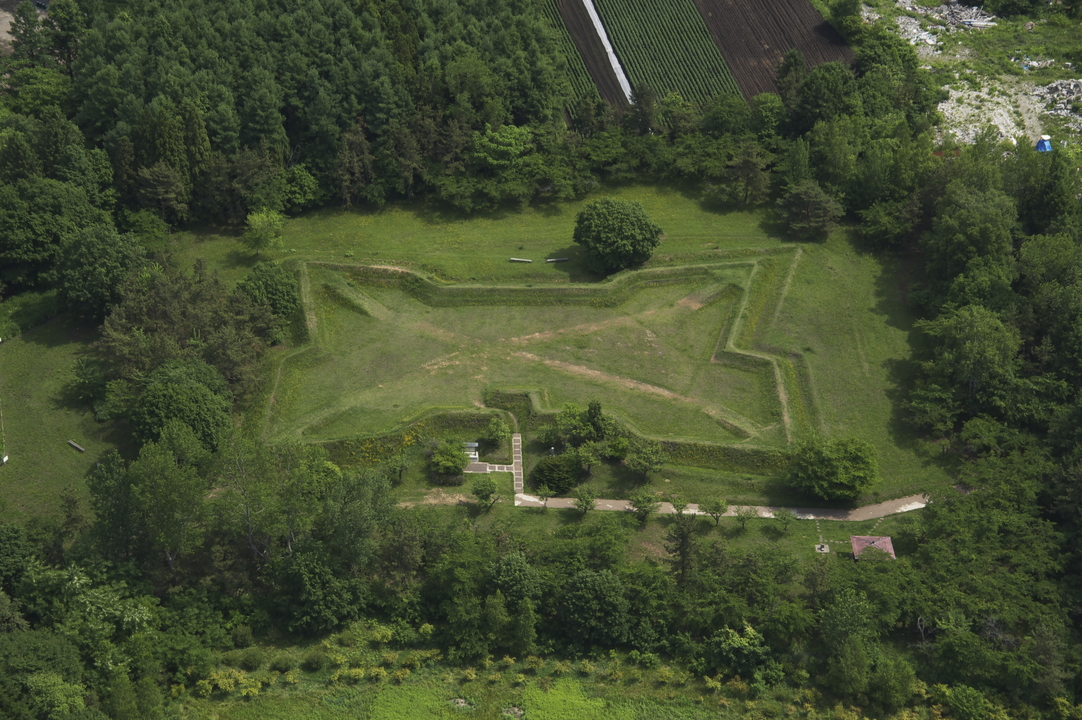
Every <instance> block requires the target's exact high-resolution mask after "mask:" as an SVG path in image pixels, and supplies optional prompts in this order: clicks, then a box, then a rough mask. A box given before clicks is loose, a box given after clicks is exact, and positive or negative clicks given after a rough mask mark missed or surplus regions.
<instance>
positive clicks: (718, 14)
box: [694, 0, 853, 99]
mask: <svg viewBox="0 0 1082 720" xmlns="http://www.w3.org/2000/svg"><path fill="white" fill-rule="evenodd" d="M694 2H695V5H696V6H697V7H698V8H699V12H700V13H701V14H702V18H703V20H705V21H706V26H707V27H708V28H709V29H710V33H711V34H712V35H713V36H714V40H715V42H716V43H717V45H718V47H719V48H721V53H722V55H723V56H724V57H725V61H726V62H727V63H728V65H729V68H730V69H731V70H732V72H733V75H735V76H736V82H737V85H739V86H740V90H741V92H743V93H744V97H745V98H748V99H750V98H752V97H754V96H755V95H758V94H759V93H763V92H777V90H778V88H777V83H776V79H775V76H776V70H777V67H778V65H779V64H780V63H781V60H782V56H784V55H785V53H786V52H788V51H789V50H791V49H793V48H796V49H797V50H799V51H800V52H801V53H803V55H804V59H805V60H807V62H808V65H809V66H812V67H814V66H815V65H819V64H820V63H824V62H830V61H832V60H836V61H839V62H844V63H851V62H852V61H853V51H852V50H850V49H849V46H848V45H846V44H845V40H843V39H842V36H841V35H840V34H839V33H838V31H837V30H835V29H834V27H833V26H832V25H831V24H830V23H828V22H827V21H826V20H824V19H823V16H822V15H820V14H819V11H818V10H816V9H815V8H814V7H813V6H812V4H811V3H810V2H809V1H808V0H771V1H770V2H767V3H762V2H751V1H750V0H694Z"/></svg>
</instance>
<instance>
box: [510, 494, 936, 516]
mask: <svg viewBox="0 0 1082 720" xmlns="http://www.w3.org/2000/svg"><path fill="white" fill-rule="evenodd" d="M927 504H928V496H927V495H910V496H908V497H903V498H897V499H895V500H887V501H886V502H881V503H876V504H875V505H865V506H864V507H859V508H856V509H853V510H832V509H830V508H800V507H792V508H787V509H788V510H791V511H792V512H793V514H794V515H796V517H797V519H798V520H841V521H845V522H861V521H864V520H875V519H876V518H882V517H886V516H888V515H896V514H898V513H903V512H910V511H912V510H920V509H921V508H923V507H925V506H926V505H927ZM515 506H516V507H519V506H521V507H544V506H545V503H543V502H541V500H540V499H539V498H536V497H534V496H533V495H525V494H521V493H518V494H516V495H515ZM548 507H551V508H573V507H575V501H574V500H573V499H572V498H551V499H550V500H549V501H548ZM742 507H745V506H742V505H734V506H733V507H731V508H729V511H728V512H727V513H725V517H736V512H737V510H739V509H740V508H742ZM746 507H750V508H752V509H753V510H755V512H756V514H757V515H758V516H759V517H761V518H772V517H774V513H776V512H777V511H778V510H782V509H783V508H781V507H777V506H773V505H748V506H746ZM594 508H595V509H596V510H610V511H617V512H630V511H631V507H630V503H628V501H627V500H598V501H597V502H596V503H595V505H594ZM658 512H659V513H662V514H670V515H671V514H673V513H674V512H676V511H675V510H673V506H672V504H671V503H667V502H663V503H661V507H660V508H658ZM685 512H686V513H688V514H691V515H703V514H705V513H703V512H701V511H700V510H699V506H698V505H697V504H695V503H692V504H691V505H689V506H688V509H687V510H686V511H685Z"/></svg>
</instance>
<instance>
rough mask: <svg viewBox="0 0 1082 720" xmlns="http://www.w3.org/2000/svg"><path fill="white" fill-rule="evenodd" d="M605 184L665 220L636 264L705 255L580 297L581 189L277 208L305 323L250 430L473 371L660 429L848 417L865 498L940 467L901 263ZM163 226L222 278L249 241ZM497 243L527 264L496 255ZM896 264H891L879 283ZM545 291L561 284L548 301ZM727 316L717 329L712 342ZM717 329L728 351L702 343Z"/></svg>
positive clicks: (666, 196) (432, 390) (726, 435)
mask: <svg viewBox="0 0 1082 720" xmlns="http://www.w3.org/2000/svg"><path fill="white" fill-rule="evenodd" d="M612 194H613V195H615V196H617V197H620V198H624V199H632V200H637V201H639V202H641V203H642V204H643V205H644V207H645V208H646V209H647V211H648V213H650V215H651V217H652V218H654V219H655V220H656V221H657V222H658V223H659V224H660V225H661V226H662V228H663V229H664V230H665V236H664V238H663V242H662V245H661V247H660V248H659V250H658V252H657V254H656V255H655V257H654V259H652V260H651V261H650V263H648V265H647V272H646V273H643V275H648V274H649V272H663V271H665V269H666V268H675V267H679V266H687V267H690V266H706V269H705V270H696V271H694V272H693V271H691V270H689V271H688V273H687V277H678V278H675V279H674V278H668V279H667V280H666V284H663V285H658V286H653V287H649V286H642V287H638V288H637V290H635V291H634V292H624V291H621V292H624V296H623V297H621V298H620V300H621V303H620V304H615V305H614V304H613V303H611V302H607V301H604V302H601V301H599V302H589V301H587V300H588V299H589V298H593V299H594V300H597V298H599V297H601V296H602V295H604V294H605V292H607V291H606V290H605V285H604V284H598V283H597V282H596V278H593V277H591V276H590V275H589V274H588V273H586V272H585V271H584V269H583V268H582V267H581V265H580V264H579V262H578V252H577V246H574V245H573V244H571V243H570V242H569V238H570V236H571V231H572V229H573V223H574V217H575V214H576V213H577V212H578V210H579V209H580V207H581V203H569V204H566V205H542V206H538V207H531V208H528V209H526V210H524V211H522V212H520V213H507V214H497V215H490V216H481V217H473V218H463V217H459V216H455V215H444V214H441V213H440V212H438V211H434V210H432V209H431V208H430V207H428V206H424V205H408V204H404V205H396V206H393V207H390V208H387V209H385V210H383V211H379V212H344V211H339V212H335V211H323V212H318V213H314V214H312V215H310V216H306V217H304V218H297V219H294V220H291V221H290V222H289V223H288V224H287V226H286V229H285V237H284V243H283V247H282V248H281V249H280V250H278V251H275V252H273V253H272V256H273V257H278V258H280V259H295V260H296V261H300V263H301V265H306V266H307V280H308V283H307V285H308V287H309V288H310V292H311V303H310V315H311V318H312V319H313V320H314V324H315V333H316V334H315V336H314V338H313V339H314V343H313V345H312V346H311V347H310V348H308V349H301V350H299V351H297V352H294V353H292V354H289V355H288V358H287V359H286V360H285V362H284V363H283V364H282V370H281V374H280V377H279V381H278V384H277V386H276V388H275V391H274V396H273V404H272V405H271V406H270V408H269V412H268V413H267V418H268V419H269V422H268V424H267V433H266V436H267V437H268V438H269V439H280V438H285V437H291V436H292V437H303V438H307V439H310V440H327V439H332V438H348V437H361V436H372V435H377V434H380V433H383V432H387V431H389V430H392V429H396V428H399V429H400V428H402V427H404V426H406V425H408V424H409V423H411V422H413V421H415V420H417V419H418V418H419V417H421V416H422V415H423V414H424V413H425V412H426V411H432V410H446V409H452V408H457V409H464V408H465V409H469V408H476V406H478V405H480V404H481V396H482V393H483V391H484V390H485V389H486V388H498V389H530V390H536V391H538V396H539V397H540V398H541V400H542V404H543V405H545V406H546V407H548V408H552V409H556V408H559V407H560V406H561V404H562V403H564V402H569V401H570V402H576V403H580V404H585V402H586V401H588V400H590V399H593V398H597V399H599V400H601V402H602V404H603V405H604V406H605V408H606V410H608V411H611V412H614V413H615V414H617V415H618V416H619V417H621V418H622V419H623V420H625V421H626V422H628V423H629V424H630V425H631V426H632V427H633V428H635V429H636V430H638V431H640V432H643V433H645V434H648V435H652V436H655V437H658V438H661V439H667V438H668V439H681V438H684V439H696V440H708V441H713V442H720V443H744V444H749V445H762V446H776V447H782V446H784V445H785V444H786V443H787V441H796V440H799V439H801V438H803V437H811V436H815V435H823V436H829V437H833V436H836V435H838V434H846V433H850V434H855V435H858V436H859V437H863V438H865V439H868V440H869V441H871V442H872V443H873V444H874V445H876V447H877V448H878V449H879V451H880V458H881V463H880V464H881V469H882V475H883V482H882V484H881V485H880V486H879V487H878V488H877V490H876V492H875V493H873V494H872V495H870V496H869V497H868V498H866V499H867V500H868V501H872V500H874V499H876V498H882V497H890V496H898V495H904V494H908V493H911V492H916V491H919V490H925V489H933V488H938V487H941V486H943V485H944V484H945V483H946V482H947V476H946V473H945V471H944V470H943V469H942V468H940V467H939V466H938V465H936V464H935V463H932V462H929V461H928V460H926V459H925V458H924V457H923V456H922V454H921V452H919V450H920V448H919V447H917V446H915V445H914V443H913V442H912V440H911V438H910V436H909V434H908V433H907V431H906V430H905V429H904V428H903V427H902V426H901V425H900V424H899V422H898V418H897V416H896V411H895V410H894V404H893V403H894V401H895V399H896V393H897V388H898V386H899V384H900V383H902V382H904V381H905V370H906V366H907V365H906V363H907V360H908V357H909V353H910V349H909V345H908V343H909V329H908V324H909V322H910V318H909V316H908V315H907V312H906V310H905V308H904V297H903V296H902V289H903V287H904V284H905V280H904V276H897V273H896V269H894V268H889V267H886V266H885V265H884V262H885V261H884V260H881V259H878V258H874V257H871V256H865V255H861V254H860V253H859V252H858V251H856V250H855V249H854V248H853V247H852V246H851V244H850V243H849V241H848V240H847V238H846V237H844V235H838V236H837V237H835V238H833V239H832V240H831V241H830V242H829V243H827V244H825V245H816V246H803V247H801V248H800V249H799V251H798V250H797V248H796V246H793V245H788V246H787V245H785V244H784V243H783V239H782V238H779V237H777V236H776V235H773V234H772V233H771V232H770V231H768V230H767V229H766V228H767V227H768V226H767V225H765V216H763V215H762V214H760V213H757V212H729V213H721V212H716V211H712V210H710V209H707V208H705V207H704V206H702V205H701V204H700V203H699V202H698V201H697V200H696V199H694V198H693V197H691V196H690V195H689V194H686V193H684V192H683V191H682V190H681V189H679V188H673V187H664V186H662V187H659V186H626V187H617V188H614V189H612ZM172 243H173V246H174V251H175V252H177V253H178V254H179V255H180V256H181V258H182V260H183V261H185V262H190V261H191V260H192V259H194V258H195V257H197V256H205V257H207V258H208V259H209V260H210V261H211V264H212V266H213V267H216V268H218V269H219V270H220V271H221V272H222V273H223V275H224V276H225V277H226V279H227V280H236V279H239V278H240V277H242V276H243V274H244V273H245V272H247V269H248V268H249V267H250V266H251V264H252V263H254V261H255V259H254V258H253V257H252V256H251V255H250V254H249V253H247V252H246V251H244V250H243V249H241V247H240V245H239V243H237V242H236V240H235V238H232V237H229V236H223V235H200V234H186V235H178V236H174V238H173V240H172ZM512 256H514V257H526V258H530V259H533V260H534V261H535V262H534V263H532V264H519V263H509V262H508V261H507V258H508V257H512ZM547 257H568V258H570V261H569V262H566V263H543V262H542V261H543V260H544V259H545V258H547ZM373 265H376V266H379V265H385V266H394V267H401V268H405V269H409V270H411V271H413V272H418V273H420V274H421V277H427V278H431V281H426V282H427V285H426V288H427V289H423V292H421V291H417V288H411V287H405V286H403V285H402V283H395V282H386V281H385V280H386V278H378V277H377V278H376V281H373V280H372V276H371V274H368V275H366V274H365V273H363V272H362V273H356V272H351V271H350V270H349V268H351V267H361V266H373ZM298 267H300V265H298ZM891 275H895V276H897V277H898V278H899V279H898V281H897V282H896V283H895V284H894V286H891V287H888V283H887V282H886V280H885V278H887V277H888V276H891ZM725 288H729V289H730V290H732V289H734V288H735V289H737V291H733V292H728V293H727V292H725ZM625 290H626V288H625ZM486 292H491V293H493V297H492V298H490V299H486V298H485V297H484V295H485V293H486ZM550 292H552V293H557V294H559V293H570V294H573V295H576V296H577V297H576V298H575V299H572V300H570V301H568V300H566V298H565V299H564V300H561V301H560V302H553V303H551V304H545V303H544V302H543V301H542V299H543V298H544V297H545V293H550ZM516 293H518V294H516ZM591 293H593V295H591ZM738 293H743V294H742V295H741V296H739V297H738ZM539 298H540V299H539ZM584 298H587V299H584ZM734 318H738V320H737V321H736V322H737V324H736V326H735V327H734V326H732V325H730V326H729V330H728V331H727V332H728V338H729V340H730V341H731V342H730V343H728V344H726V343H719V342H718V341H719V339H722V330H723V329H724V327H725V324H726V323H727V322H730V321H731V320H732V319H734ZM713 348H716V349H718V350H720V354H718V355H717V356H716V359H722V360H726V359H727V360H728V361H729V362H710V361H709V359H710V353H711V350H712V349H713ZM726 350H728V351H729V352H728V353H726ZM741 353H742V354H741ZM647 386H649V387H647ZM779 387H781V388H782V389H783V390H784V391H785V393H784V395H785V398H784V399H785V403H782V402H781V401H780V399H779V397H778V388H779ZM527 464H528V465H529V460H528V461H527ZM662 476H663V478H668V479H669V480H670V482H673V483H676V487H677V488H678V489H679V491H680V492H685V491H688V492H690V491H695V493H694V494H695V495H698V494H699V493H700V488H704V487H716V488H717V490H718V491H719V492H721V493H724V494H726V495H727V496H729V497H731V498H732V499H733V500H734V501H739V502H746V503H777V502H780V501H783V500H784V499H785V498H784V496H785V493H786V491H785V489H784V488H783V487H781V486H780V485H778V483H777V482H776V481H774V480H772V479H771V478H769V477H762V476H757V475H755V474H754V473H753V474H751V475H748V474H746V473H720V472H716V473H710V472H708V471H703V470H697V469H691V468H677V467H672V468H666V469H665V470H664V471H663V472H662ZM591 482H594V483H596V484H597V485H598V489H599V490H605V491H609V490H613V491H615V492H616V493H617V494H622V493H623V492H626V490H627V489H628V487H629V486H630V484H629V482H628V480H627V478H625V477H623V476H622V475H621V474H620V473H619V472H611V473H607V471H602V472H600V473H598V474H597V475H596V477H595V478H594V479H593V480H591Z"/></svg>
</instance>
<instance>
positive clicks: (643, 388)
mask: <svg viewBox="0 0 1082 720" xmlns="http://www.w3.org/2000/svg"><path fill="white" fill-rule="evenodd" d="M511 354H512V356H514V357H517V358H521V359H523V360H530V361H533V362H540V363H542V364H544V365H546V366H548V367H550V368H552V369H553V370H559V371H561V372H565V373H567V374H568V375H578V376H579V377H585V378H589V379H590V380H595V381H598V382H608V383H611V384H615V385H619V386H620V387H622V388H624V389H625V390H634V391H636V392H641V393H645V394H647V395H657V396H658V397H663V398H665V399H666V400H678V401H680V402H685V403H688V404H690V405H696V406H698V407H699V408H700V409H701V410H702V411H703V412H704V413H706V414H707V415H709V416H710V417H712V418H713V419H714V420H716V421H717V422H718V423H720V424H722V425H724V426H725V427H727V428H729V429H731V430H733V431H734V432H736V433H737V434H739V435H742V436H744V437H745V438H750V437H755V436H757V435H758V434H759V429H758V427H757V426H756V424H755V423H754V422H752V421H751V420H750V419H748V418H746V417H744V416H743V415H740V414H738V413H735V412H733V411H732V410H730V409H728V408H726V407H723V406H720V405H711V404H709V403H705V402H703V401H702V400H698V399H696V398H692V397H687V396H685V395H680V394H678V393H674V392H673V391H672V390H666V389H665V388H662V387H658V386H657V385H650V384H648V383H644V382H639V381H638V380H632V379H631V378H625V377H620V376H619V375H612V374H610V373H606V372H602V371H600V370H594V369H592V368H588V367H584V366H582V365H573V364H571V363H567V362H563V361H562V360H546V359H545V358H542V357H538V356H537V355H534V354H533V353H528V352H516V353H511Z"/></svg>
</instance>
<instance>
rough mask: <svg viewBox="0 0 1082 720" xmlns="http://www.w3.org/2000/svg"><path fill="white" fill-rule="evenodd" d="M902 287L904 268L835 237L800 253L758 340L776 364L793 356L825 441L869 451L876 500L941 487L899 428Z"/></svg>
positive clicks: (908, 328) (939, 469) (903, 376)
mask: <svg viewBox="0 0 1082 720" xmlns="http://www.w3.org/2000/svg"><path fill="white" fill-rule="evenodd" d="M909 281H910V277H909V272H908V269H907V268H906V267H905V266H901V265H898V264H896V263H893V262H892V261H888V260H884V259H882V258H877V257H874V256H871V255H868V254H864V253H861V252H859V251H858V250H856V249H855V248H854V247H853V245H852V244H851V243H850V242H848V241H847V239H846V237H845V236H844V235H843V234H839V235H836V236H835V237H834V238H832V239H831V240H830V241H829V242H828V243H826V244H825V245H815V246H806V247H805V248H804V256H803V257H802V258H801V261H800V263H799V264H798V266H797V268H796V271H795V273H794V274H793V278H792V282H791V283H790V287H789V291H788V293H787V294H786V297H785V301H784V304H783V305H782V306H781V307H780V310H779V312H778V315H777V320H776V322H775V323H773V324H772V326H771V327H769V329H768V331H767V332H766V334H765V336H764V341H765V343H766V344H768V345H772V346H775V347H777V348H778V351H779V353H780V354H791V353H799V354H801V355H802V357H803V359H804V362H805V363H806V365H807V367H808V378H809V380H810V384H811V385H812V394H813V395H814V397H815V399H816V409H817V413H818V416H819V418H820V421H821V426H822V434H823V435H824V436H826V437H837V436H840V435H852V436H856V437H859V438H861V439H863V440H867V441H868V442H871V443H872V444H873V445H875V446H876V448H877V449H878V450H879V469H880V475H881V477H882V484H881V487H880V491H881V493H882V494H883V495H885V496H890V495H906V494H909V493H915V492H918V491H926V490H930V489H940V488H943V487H945V486H946V485H947V484H949V482H950V479H949V477H948V475H947V472H946V470H945V468H944V467H943V466H942V465H941V464H939V462H938V461H937V460H936V459H929V458H928V457H927V455H928V454H929V453H928V452H926V451H924V452H922V449H921V447H920V445H919V443H918V441H917V440H916V438H915V436H914V435H913V433H912V432H911V431H910V430H909V429H908V428H906V427H905V426H904V424H903V423H902V420H901V410H900V407H899V403H900V400H901V392H900V388H902V387H904V386H905V384H906V383H907V382H908V381H909V378H910V375H911V373H912V372H913V370H914V368H913V366H912V365H913V363H912V361H911V360H910V354H911V346H910V342H911V335H912V323H913V320H914V319H915V315H914V314H913V313H911V311H910V310H909V309H908V308H907V306H906V304H905V292H906V288H907V286H908V283H909ZM932 457H933V458H935V454H934V453H932ZM873 499H874V496H873Z"/></svg>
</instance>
